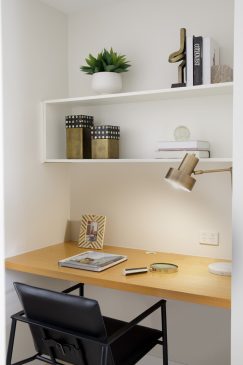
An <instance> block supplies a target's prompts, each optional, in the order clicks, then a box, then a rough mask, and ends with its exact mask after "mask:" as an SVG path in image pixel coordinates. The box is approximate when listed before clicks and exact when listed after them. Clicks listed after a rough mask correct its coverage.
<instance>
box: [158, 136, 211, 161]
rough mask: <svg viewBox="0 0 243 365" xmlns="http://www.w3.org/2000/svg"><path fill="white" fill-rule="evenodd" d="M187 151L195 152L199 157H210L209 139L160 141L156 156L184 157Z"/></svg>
mask: <svg viewBox="0 0 243 365" xmlns="http://www.w3.org/2000/svg"><path fill="white" fill-rule="evenodd" d="M186 153H193V154H195V155H196V157H198V158H209V157H210V144H209V142H208V141H198V140H194V141H193V140H189V141H158V142H157V149H156V152H155V158H183V157H184V156H185V154H186Z"/></svg>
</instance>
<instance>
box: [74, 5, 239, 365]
mask: <svg viewBox="0 0 243 365" xmlns="http://www.w3.org/2000/svg"><path fill="white" fill-rule="evenodd" d="M168 14H169V15H168ZM193 14H194V16H193ZM198 14H200V16H199V15H198ZM215 18H217V21H216V22H215ZM226 19H227V21H226ZM182 26H185V27H186V28H187V31H188V34H195V35H200V34H202V35H209V36H212V37H213V38H215V39H216V40H217V41H218V43H219V45H220V49H221V62H222V63H225V64H229V65H232V62H233V3H232V1H228V0H225V1H223V2H222V1H219V0H217V1H213V2H211V1H205V2H203V3H202V2H201V1H187V2H178V1H156V0H152V1H141V0H140V1H138V0H133V1H126V0H125V1H122V2H116V3H114V4H113V5H112V4H109V6H105V5H104V6H97V7H96V8H95V9H92V10H89V9H86V10H84V11H83V12H82V13H79V14H77V13H76V14H74V15H71V16H69V43H68V44H69V95H70V96H78V95H90V94H92V93H93V92H92V90H91V88H90V81H91V80H90V77H89V76H87V75H84V74H82V73H80V71H79V67H80V65H81V64H83V63H84V58H85V57H86V56H87V55H88V54H89V53H90V52H91V53H94V54H95V53H97V52H98V51H100V50H101V49H102V48H103V47H106V48H109V47H110V46H112V47H113V48H114V49H115V50H117V51H119V52H121V53H123V54H126V55H127V57H128V59H129V60H130V61H131V62H132V65H133V67H132V68H131V70H130V71H129V72H128V73H127V74H125V75H124V90H142V89H153V88H163V87H169V86H170V84H171V82H175V81H176V65H170V64H168V61H167V59H168V55H169V53H171V52H172V51H174V50H176V49H177V48H178V46H179V28H180V27H182ZM222 106H223V107H222ZM153 107H154V108H153ZM119 108H120V110H119ZM73 111H74V112H77V111H81V110H80V109H79V110H78V109H74V110H73ZM86 112H87V109H86ZM90 113H91V114H92V113H93V114H94V115H95V117H96V121H98V122H107V123H110V124H112V122H114V123H115V124H118V125H119V122H120V121H121V126H124V125H125V127H124V129H125V128H126V127H127V125H128V124H129V123H130V124H133V125H135V127H134V129H135V128H136V127H137V130H138V131H137V133H138V134H139V133H140V132H139V128H140V129H142V130H143V131H144V130H145V129H147V133H146V134H145V136H146V137H147V138H148V141H149V142H148V143H147V144H146V139H145V138H144V135H143V134H142V133H140V136H141V137H140V139H141V142H140V144H141V146H142V148H144V149H145V150H146V148H147V149H148V148H149V147H150V143H151V141H150V139H151V136H152V133H150V132H149V130H150V128H153V123H154V120H156V123H159V121H160V120H161V135H160V136H159V137H160V139H163V137H164V138H165V139H167V138H172V137H173V130H174V128H175V127H176V126H177V125H178V124H186V125H188V126H189V127H190V129H191V132H192V136H193V138H201V139H203V138H205V139H209V138H211V139H212V142H213V143H212V146H213V147H212V148H215V146H216V144H218V145H217V151H216V152H217V154H218V156H221V157H226V156H230V155H231V148H232V144H231V136H232V100H231V98H230V97H228V96H225V97H224V98H222V99H221V98H220V97H214V98H205V99H201V100H200V99H196V98H195V99H189V100H180V101H177V102H176V101H174V100H173V101H166V102H164V103H161V104H159V106H158V105H157V106H155V105H146V106H140V104H139V107H136V106H135V105H132V104H129V105H125V106H124V105H123V106H122V107H120V106H112V107H110V106H108V107H107V106H105V107H100V108H97V109H95V108H94V109H93V108H92V109H90ZM129 116H130V118H129ZM146 118H147V119H146ZM159 118H160V119H159ZM123 123H124V124H123ZM124 135H125V132H124ZM124 139H126V140H127V139H129V135H128V136H127V137H126V136H125V137H124ZM129 142H132V141H131V140H129ZM125 145H126V142H124V141H121V148H122V149H123V151H124V148H125V147H124V146H125ZM143 146H144V147H143ZM136 148H139V143H138V141H137V144H136ZM136 148H134V150H135V151H136ZM215 154H216V153H215ZM135 157H136V156H135ZM168 167H169V165H166V166H165V165H162V164H161V166H160V165H158V164H154V165H152V164H150V165H146V164H144V165H143V164H137V165H135V164H127V165H122V164H120V165H116V164H108V165H105V164H103V165H98V164H95V165H85V166H84V165H82V166H72V168H71V221H72V237H73V239H77V237H78V230H79V219H80V216H81V215H82V214H85V213H96V214H104V215H106V216H107V229H106V235H105V242H106V243H109V244H112V245H120V246H132V247H141V248H146V249H154V250H164V251H170V252H181V253H187V254H193V255H201V256H211V257H224V258H230V257H231V225H230V222H231V185H230V176H229V175H227V174H224V175H220V174H218V175H217V174H214V175H210V176H209V175H204V176H200V177H198V178H197V179H198V183H197V185H196V187H195V188H194V191H193V192H192V193H191V194H185V193H182V192H175V191H172V190H171V189H170V187H168V186H167V185H166V184H165V182H164V181H163V176H164V175H165V172H166V170H167V169H168ZM201 167H203V168H206V167H209V168H210V167H211V168H212V167H214V166H213V165H210V166H206V165H203V166H200V168H201ZM200 230H216V231H218V232H219V233H220V245H219V246H218V247H209V246H200V245H199V243H198V241H199V231H200ZM86 293H87V294H89V295H90V296H94V297H96V298H97V299H99V300H100V302H101V303H102V306H103V311H104V312H107V313H110V311H111V306H112V308H115V313H114V314H116V315H117V316H120V317H126V316H127V315H128V314H127V312H128V311H129V312H131V311H133V310H134V311H136V310H137V308H138V302H139V304H140V306H141V307H143V306H146V304H147V303H148V302H149V301H154V300H155V298H152V299H149V298H145V297H141V296H137V297H135V296H133V295H131V294H124V293H119V292H116V293H115V295H114V293H113V291H109V290H107V291H104V290H98V289H96V288H92V287H89V288H87V289H86ZM111 303H112V304H111ZM124 303H129V308H127V306H126V305H125V304H124ZM168 322H169V344H170V345H169V358H170V360H172V361H175V362H179V363H184V364H188V365H203V364H205V363H207V365H219V364H220V365H222V364H224V365H228V364H229V362H230V311H227V310H222V309H215V308H210V307H204V306H197V305H190V304H184V303H179V302H171V301H169V303H168ZM185 328H186V330H185ZM183 330H184V333H182V331H183ZM218 336H220V338H219V337H218ZM215 338H217V341H215Z"/></svg>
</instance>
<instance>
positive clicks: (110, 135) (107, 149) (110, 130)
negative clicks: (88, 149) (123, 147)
mask: <svg viewBox="0 0 243 365" xmlns="http://www.w3.org/2000/svg"><path fill="white" fill-rule="evenodd" d="M91 135H92V158H93V159H109V158H114V159H116V158H119V139H120V127H118V126H112V125H100V126H95V127H92V129H91Z"/></svg>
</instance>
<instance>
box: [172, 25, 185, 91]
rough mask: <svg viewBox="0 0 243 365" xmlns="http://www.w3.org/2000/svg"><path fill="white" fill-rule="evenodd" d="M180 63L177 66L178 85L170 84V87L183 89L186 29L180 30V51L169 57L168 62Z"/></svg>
mask: <svg viewBox="0 0 243 365" xmlns="http://www.w3.org/2000/svg"><path fill="white" fill-rule="evenodd" d="M180 61H182V62H181V63H180V64H179V66H178V83H176V84H172V85H171V87H184V86H186V83H185V72H186V29H185V28H181V29H180V49H179V50H178V51H176V52H173V53H171V54H170V55H169V62H170V63H175V62H180Z"/></svg>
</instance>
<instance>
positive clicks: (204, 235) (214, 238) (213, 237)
mask: <svg viewBox="0 0 243 365" xmlns="http://www.w3.org/2000/svg"><path fill="white" fill-rule="evenodd" d="M199 243H200V244H201V245H212V246H218V245H219V232H216V231H201V232H200V238H199Z"/></svg>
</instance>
